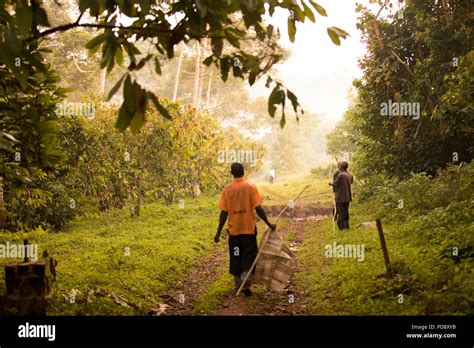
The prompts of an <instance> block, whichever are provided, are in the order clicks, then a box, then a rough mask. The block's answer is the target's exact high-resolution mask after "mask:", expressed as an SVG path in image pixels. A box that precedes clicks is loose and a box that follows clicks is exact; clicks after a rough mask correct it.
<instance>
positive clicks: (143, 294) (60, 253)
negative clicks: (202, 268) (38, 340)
mask: <svg viewBox="0 0 474 348" xmlns="http://www.w3.org/2000/svg"><path fill="white" fill-rule="evenodd" d="M216 202H217V197H202V198H201V197H200V198H197V199H194V200H193V199H189V200H187V201H186V202H185V208H184V209H179V207H178V206H177V205H171V206H166V205H164V204H161V203H151V204H148V205H146V206H144V207H143V210H142V212H141V215H140V216H139V217H138V218H133V219H132V218H130V216H129V215H128V214H127V212H126V211H125V210H123V211H117V210H116V211H112V212H110V213H107V214H102V215H100V216H96V217H94V218H86V217H82V218H79V219H77V220H76V221H74V222H73V223H72V224H70V226H69V227H68V228H67V229H66V230H65V231H62V232H58V233H38V232H36V233H31V234H10V233H2V234H1V235H0V240H1V241H2V242H5V241H7V240H9V241H10V242H13V241H15V240H16V241H22V239H23V238H24V237H28V238H29V241H30V243H38V244H39V249H40V252H39V255H41V254H42V252H43V251H44V250H47V251H48V253H49V254H50V255H51V256H53V257H54V258H55V259H56V260H58V266H57V274H58V278H57V282H56V283H55V293H56V299H55V300H54V302H53V303H52V304H51V306H50V313H49V314H61V315H74V314H83V315H88V314H103V315H107V314H143V313H145V312H146V311H147V310H148V309H149V308H150V306H151V305H153V304H154V303H155V302H160V301H161V299H160V294H162V293H163V292H164V291H165V290H166V289H168V288H169V287H172V286H173V285H174V284H175V282H176V281H177V280H178V279H180V278H181V277H182V276H183V275H184V274H185V273H186V271H187V270H188V269H189V268H190V267H191V266H192V265H193V264H194V263H195V262H196V261H197V260H198V259H199V257H200V256H202V255H205V254H208V253H209V252H211V250H213V249H214V248H215V247H216V246H215V244H214V243H213V240H212V237H213V235H214V233H215V229H216V225H217V219H218V210H217V207H216ZM125 248H129V255H128V256H127V255H126V254H127V250H126V249H125ZM9 261H12V260H8V259H3V260H2V262H3V263H6V262H9ZM1 278H2V279H3V278H4V277H3V276H2V277H1ZM72 289H77V290H79V291H80V292H79V293H78V295H77V296H76V301H75V303H70V302H69V301H67V300H66V299H65V298H63V296H62V294H65V295H67V294H69V293H70V292H71V290H72ZM91 289H94V290H99V289H102V290H106V291H107V292H109V293H112V294H116V295H121V296H123V297H124V298H125V299H126V300H127V302H129V303H132V304H134V305H136V306H137V307H138V308H137V309H129V308H126V307H123V306H120V305H117V304H115V303H114V302H113V301H112V300H110V299H108V298H105V297H100V296H97V297H95V298H94V299H93V301H92V303H87V301H86V297H87V296H86V295H87V294H88V292H89V291H90V290H91Z"/></svg>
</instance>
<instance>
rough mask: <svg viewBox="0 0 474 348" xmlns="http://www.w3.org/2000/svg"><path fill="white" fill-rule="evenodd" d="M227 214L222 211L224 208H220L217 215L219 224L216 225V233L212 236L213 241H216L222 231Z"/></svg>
mask: <svg viewBox="0 0 474 348" xmlns="http://www.w3.org/2000/svg"><path fill="white" fill-rule="evenodd" d="M228 215H229V214H228V213H227V212H226V211H224V210H221V214H220V215H219V226H218V227H217V232H216V235H215V236H214V242H216V243H217V242H218V241H219V237H220V236H221V232H222V229H223V228H224V225H225V222H226V221H227V216H228Z"/></svg>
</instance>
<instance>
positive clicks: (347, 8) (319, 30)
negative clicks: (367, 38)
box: [250, 0, 368, 122]
mask: <svg viewBox="0 0 474 348" xmlns="http://www.w3.org/2000/svg"><path fill="white" fill-rule="evenodd" d="M359 2H361V3H363V4H364V5H367V3H368V1H364V0H359ZM317 3H319V4H320V5H321V6H323V7H324V8H325V9H326V12H327V14H328V17H322V16H320V15H319V14H317V15H316V23H313V22H310V21H309V20H306V21H305V23H304V24H301V25H299V26H297V32H296V40H295V42H294V43H293V44H292V43H291V42H290V41H289V39H288V35H287V30H286V20H287V18H288V14H287V13H288V12H285V11H280V12H279V13H277V12H275V15H274V18H273V19H271V21H270V22H271V23H273V24H274V25H276V26H278V27H280V32H281V34H282V35H281V36H282V38H281V40H280V44H282V45H283V46H286V47H288V48H290V49H291V52H292V55H291V57H290V58H289V60H287V61H286V62H284V63H282V64H280V65H278V71H279V74H278V78H279V79H280V80H281V81H282V82H283V83H284V84H285V85H286V86H287V87H288V88H289V89H290V90H292V91H293V92H295V94H296V95H297V96H298V98H299V102H300V104H301V105H302V106H303V108H304V109H305V110H307V111H312V112H316V113H319V114H323V115H322V116H323V117H324V116H326V117H327V118H329V119H330V121H332V122H336V121H337V120H339V119H340V118H341V117H342V115H343V113H344V111H345V110H346V108H347V106H348V101H347V94H348V91H349V89H350V88H351V86H352V80H353V79H354V78H356V77H360V76H361V74H362V73H361V71H360V69H359V67H358V66H357V59H358V58H359V57H361V56H363V55H364V53H365V47H364V44H363V43H361V42H360V35H359V31H358V30H357V29H356V19H357V14H356V13H355V3H356V1H355V0H317ZM330 26H336V27H339V28H341V29H344V30H345V31H347V32H348V33H349V34H350V35H351V36H350V37H348V38H347V39H346V40H341V41H342V42H341V46H336V45H334V44H333V43H332V41H331V39H330V38H329V36H328V35H327V27H330ZM263 84H264V81H259V85H256V86H255V87H252V88H251V89H250V91H251V93H252V94H253V93H258V94H263V95H265V96H268V95H269V92H270V90H268V89H266V88H264V86H263ZM324 114H325V115H324ZM324 118H325V117H324Z"/></svg>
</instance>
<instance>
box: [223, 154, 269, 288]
mask: <svg viewBox="0 0 474 348" xmlns="http://www.w3.org/2000/svg"><path fill="white" fill-rule="evenodd" d="M230 168H231V169H230V172H231V173H232V175H233V176H234V180H233V181H232V182H231V183H230V184H228V185H227V186H225V187H224V189H223V190H222V195H221V198H220V201H219V209H220V210H221V213H220V217H219V227H218V228H217V233H216V235H215V236H214V242H216V243H217V242H218V241H219V237H220V235H221V232H222V228H223V227H224V225H225V223H226V221H227V218H229V222H228V228H227V233H228V234H229V254H230V274H232V275H233V276H234V281H235V288H236V291H237V290H238V289H239V288H240V286H241V284H242V281H243V280H244V279H245V277H246V275H247V273H248V271H249V269H250V267H251V266H252V263H253V261H254V260H255V257H256V256H257V253H258V246H257V227H256V224H255V213H254V210H255V211H256V212H257V215H258V216H259V217H260V219H262V220H263V221H264V222H265V223H266V224H267V226H268V227H270V228H271V229H272V230H274V229H275V228H276V225H274V224H271V223H270V222H269V221H268V219H267V215H266V214H265V211H264V210H263V208H262V206H261V204H262V203H263V199H262V197H261V196H260V193H259V192H258V189H257V186H255V185H254V184H252V183H250V182H248V181H247V180H245V179H244V167H243V166H242V164H240V163H233V164H232V165H231V167H230ZM251 280H252V276H249V278H248V280H247V282H246V284H244V287H243V289H242V292H243V293H244V295H245V296H250V295H252V291H251V290H250V285H251Z"/></svg>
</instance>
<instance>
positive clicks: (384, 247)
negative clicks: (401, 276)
mask: <svg viewBox="0 0 474 348" xmlns="http://www.w3.org/2000/svg"><path fill="white" fill-rule="evenodd" d="M375 223H376V225H377V231H379V238H380V244H381V245H382V252H383V258H384V260H385V267H386V268H387V275H388V276H389V277H390V278H393V272H392V266H390V259H389V258H388V251H387V245H386V244H385V236H384V235H383V229H382V221H380V219H376V220H375Z"/></svg>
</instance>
